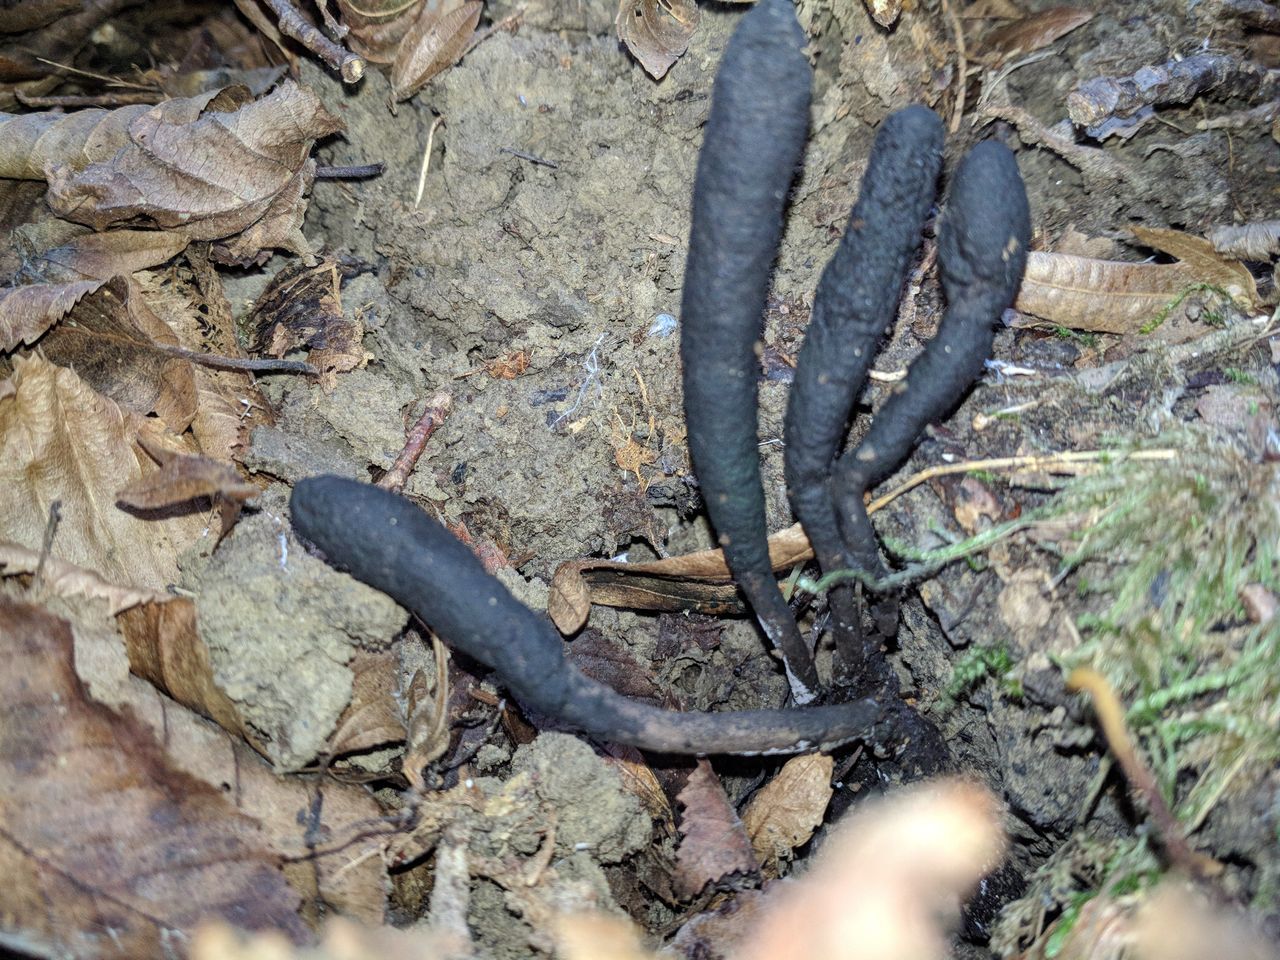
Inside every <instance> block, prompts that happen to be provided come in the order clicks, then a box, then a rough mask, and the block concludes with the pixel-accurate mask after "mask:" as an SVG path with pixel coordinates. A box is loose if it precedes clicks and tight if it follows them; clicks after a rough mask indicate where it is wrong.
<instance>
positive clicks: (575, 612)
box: [547, 523, 813, 634]
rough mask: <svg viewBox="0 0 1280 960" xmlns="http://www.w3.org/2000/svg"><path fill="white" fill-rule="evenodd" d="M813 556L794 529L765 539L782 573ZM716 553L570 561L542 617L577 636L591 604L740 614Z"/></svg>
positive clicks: (796, 526) (560, 571) (556, 576)
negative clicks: (645, 559) (623, 560)
mask: <svg viewBox="0 0 1280 960" xmlns="http://www.w3.org/2000/svg"><path fill="white" fill-rule="evenodd" d="M812 556H813V551H812V549H811V548H810V547H809V541H808V539H807V538H806V537H805V535H804V531H803V530H802V529H801V528H800V524H798V523H797V524H794V525H792V526H790V527H787V528H786V529H785V530H779V531H778V532H777V533H775V534H773V535H771V536H770V537H769V561H770V563H772V565H773V569H774V570H785V569H789V568H790V567H793V566H795V565H796V564H797V563H802V562H804V561H805V560H808V559H810V558H811V557H812ZM730 580H731V578H730V576H729V568H728V567H726V566H725V563H724V554H723V553H721V551H719V550H700V551H698V552H697V553H689V554H685V555H684V556H680V557H668V558H667V559H665V560H653V561H649V562H645V563H620V562H615V561H612V560H570V561H568V562H566V563H562V564H560V566H559V567H557V568H556V572H555V574H554V575H553V576H552V578H551V592H550V595H549V596H548V598H547V615H548V616H550V617H551V619H552V621H553V622H554V623H555V625H556V627H557V628H559V630H560V632H561V633H564V634H570V633H577V632H578V631H579V630H580V629H582V626H583V624H585V623H586V622H587V616H588V614H590V612H591V604H593V603H602V604H605V605H606V606H611V607H628V608H631V609H635V610H695V611H697V612H699V613H706V614H709V615H712V616H722V615H724V614H730V613H734V612H736V611H740V610H741V609H742V605H741V601H740V600H739V599H738V592H737V588H736V587H734V586H733V585H732V583H731V582H730Z"/></svg>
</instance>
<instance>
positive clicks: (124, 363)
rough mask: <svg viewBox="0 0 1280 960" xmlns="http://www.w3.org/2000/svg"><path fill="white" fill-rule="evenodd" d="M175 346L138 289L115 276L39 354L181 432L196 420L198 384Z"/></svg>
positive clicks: (175, 341)
mask: <svg viewBox="0 0 1280 960" xmlns="http://www.w3.org/2000/svg"><path fill="white" fill-rule="evenodd" d="M177 346H178V338H177V337H176V336H175V335H174V333H173V331H172V330H170V329H169V328H168V327H167V326H165V324H164V322H163V321H162V320H160V318H159V317H157V316H156V315H155V314H154V313H152V311H151V310H150V309H149V308H148V307H147V305H146V301H145V298H144V297H143V295H142V292H141V290H140V289H139V288H138V287H137V286H136V285H135V284H134V283H133V281H131V280H130V279H128V278H127V277H117V278H116V279H114V280H112V281H110V282H109V283H107V284H106V285H104V286H103V287H102V288H101V289H99V290H96V291H94V292H93V293H91V294H89V295H88V296H87V297H85V298H84V299H83V300H81V301H80V302H79V303H78V304H76V306H75V309H73V310H72V311H71V314H70V316H69V317H68V322H66V323H62V324H59V325H58V326H57V327H55V328H54V329H53V330H51V331H50V332H49V333H48V335H47V336H45V338H44V339H43V340H42V341H41V342H40V352H41V354H42V355H43V356H44V357H45V359H46V360H49V361H51V362H52V363H56V364H57V365H58V366H61V367H70V368H71V369H73V370H75V371H76V373H77V374H78V375H79V376H80V377H81V378H82V379H84V381H85V382H86V383H88V384H89V386H91V387H92V388H93V389H94V390H96V391H98V393H101V394H102V395H103V396H105V397H108V398H109V399H111V400H114V401H115V402H116V403H118V404H120V406H122V407H124V408H125V409H127V410H132V411H133V412H135V413H138V414H142V415H143V416H147V415H149V414H152V413H154V414H155V415H156V416H157V417H158V418H159V419H160V420H161V421H162V422H163V423H164V425H165V426H166V427H168V428H169V430H170V431H172V432H173V433H175V434H180V433H182V432H183V431H184V430H186V429H187V427H188V426H190V425H191V421H192V420H193V419H194V418H195V415H196V387H195V373H194V370H193V369H192V364H191V361H189V360H185V359H182V358H179V357H174V356H172V355H171V354H170V353H168V352H166V349H165V348H170V349H172V348H175V347H177Z"/></svg>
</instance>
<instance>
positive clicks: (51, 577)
mask: <svg viewBox="0 0 1280 960" xmlns="http://www.w3.org/2000/svg"><path fill="white" fill-rule="evenodd" d="M39 565H40V551H39V550H31V549H28V548H27V547H22V546H19V545H18V544H16V543H9V542H8V541H3V540H0V576H4V577H10V576H15V575H17V574H21V573H35V571H36V568H37V567H38V566H39ZM40 583H41V589H42V590H43V591H46V592H47V595H52V596H55V597H88V598H90V599H93V600H105V601H106V603H107V608H108V609H109V610H110V611H111V612H112V613H113V614H114V613H120V612H122V611H124V610H128V609H129V608H130V607H136V606H137V605H138V604H140V603H164V602H165V601H167V600H171V599H173V598H172V596H171V595H170V594H169V593H167V592H165V591H164V590H150V589H147V588H146V587H133V586H129V585H127V584H120V583H111V582H110V581H108V580H105V579H103V578H102V577H100V576H99V575H98V574H96V573H94V572H93V571H92V570H86V569H84V568H83V567H77V566H76V565H75V564H73V563H67V562H66V561H65V560H59V559H58V558H57V557H45V559H44V567H43V568H42V569H41V572H40Z"/></svg>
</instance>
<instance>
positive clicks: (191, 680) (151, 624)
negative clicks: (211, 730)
mask: <svg viewBox="0 0 1280 960" xmlns="http://www.w3.org/2000/svg"><path fill="white" fill-rule="evenodd" d="M119 624H120V632H121V633H122V634H123V635H124V643H125V650H126V652H127V653H128V656H129V669H130V670H132V671H133V673H134V674H135V675H137V676H139V677H142V678H143V679H145V680H147V681H149V682H150V683H151V684H152V685H153V686H154V687H155V688H156V689H157V690H162V691H164V692H165V693H167V694H168V695H169V696H171V697H173V699H175V700H177V701H178V702H179V703H180V704H182V705H183V706H185V707H189V708H190V709H192V710H194V711H195V712H196V713H198V714H200V715H201V716H204V717H208V718H209V719H210V720H212V721H214V722H215V723H217V724H218V726H220V727H222V729H224V730H226V731H228V732H230V733H233V734H235V735H237V736H240V737H244V738H245V739H246V740H248V741H250V742H253V736H252V734H251V732H250V731H249V728H248V727H247V726H245V723H244V721H243V720H242V719H241V717H240V712H239V711H238V710H237V709H236V707H235V704H233V703H232V702H231V700H230V698H228V697H227V695H226V694H225V693H223V692H222V688H221V687H219V686H218V684H217V681H215V680H214V677H213V666H212V664H211V662H210V660H209V648H208V647H206V646H205V643H204V641H203V640H201V639H200V630H199V628H198V626H197V624H196V605H195V603H194V602H192V601H191V600H190V599H188V598H186V597H171V598H169V599H168V600H167V601H166V602H163V603H143V604H139V605H138V606H135V607H133V608H132V609H130V610H126V611H124V612H123V613H121V614H120V617H119Z"/></svg>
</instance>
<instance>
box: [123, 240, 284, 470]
mask: <svg viewBox="0 0 1280 960" xmlns="http://www.w3.org/2000/svg"><path fill="white" fill-rule="evenodd" d="M203 253H207V250H205V249H204V247H203V245H201V244H193V245H192V246H190V247H188V248H187V252H186V258H187V261H188V262H189V263H190V264H191V265H192V267H193V273H194V281H193V280H191V279H187V278H186V277H184V275H183V274H181V273H178V272H177V271H173V270H169V271H166V272H165V273H164V274H154V273H150V272H145V271H144V272H143V273H139V274H137V275H135V276H134V278H133V280H134V282H135V283H136V284H137V285H138V286H139V287H140V288H141V289H142V291H143V293H144V295H145V296H146V301H147V306H148V307H149V308H150V309H151V310H152V311H153V312H154V313H155V314H156V315H157V316H159V317H160V318H161V319H162V320H163V321H164V323H165V324H166V325H167V326H168V327H169V328H170V329H171V330H172V331H173V332H174V333H175V334H176V335H177V337H178V340H179V341H180V343H181V344H182V346H183V348H185V349H187V350H194V351H196V352H198V353H214V354H218V355H220V356H224V357H245V356H247V355H246V354H245V352H244V350H243V348H242V347H241V346H240V342H239V340H237V338H236V330H235V321H234V319H233V317H232V314H231V305H230V304H229V303H228V302H227V298H226V296H225V294H224V293H223V290H222V279H221V276H220V275H219V273H218V271H217V270H215V269H214V268H213V267H212V265H211V264H210V263H209V261H208V259H207V257H206V256H203V255H202V254H203ZM195 384H196V397H197V403H196V416H195V419H194V420H193V421H191V433H192V436H194V437H195V438H196V441H197V442H198V443H199V446H200V452H201V453H203V454H205V455H206V456H210V457H214V458H216V459H219V460H230V459H232V457H234V456H236V455H237V454H239V453H240V452H241V451H242V450H243V449H245V448H246V447H247V446H248V439H249V434H250V432H251V431H252V430H253V429H254V428H256V427H260V426H270V425H271V424H273V423H274V422H275V420H274V417H273V416H272V414H271V406H270V404H269V403H268V402H267V400H266V398H265V397H264V396H263V395H262V391H261V389H260V388H259V387H258V386H257V385H256V384H255V383H254V380H253V377H252V376H250V375H248V374H247V373H242V372H238V371H234V370H214V369H212V368H210V367H206V366H204V365H202V364H196V365H195Z"/></svg>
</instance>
